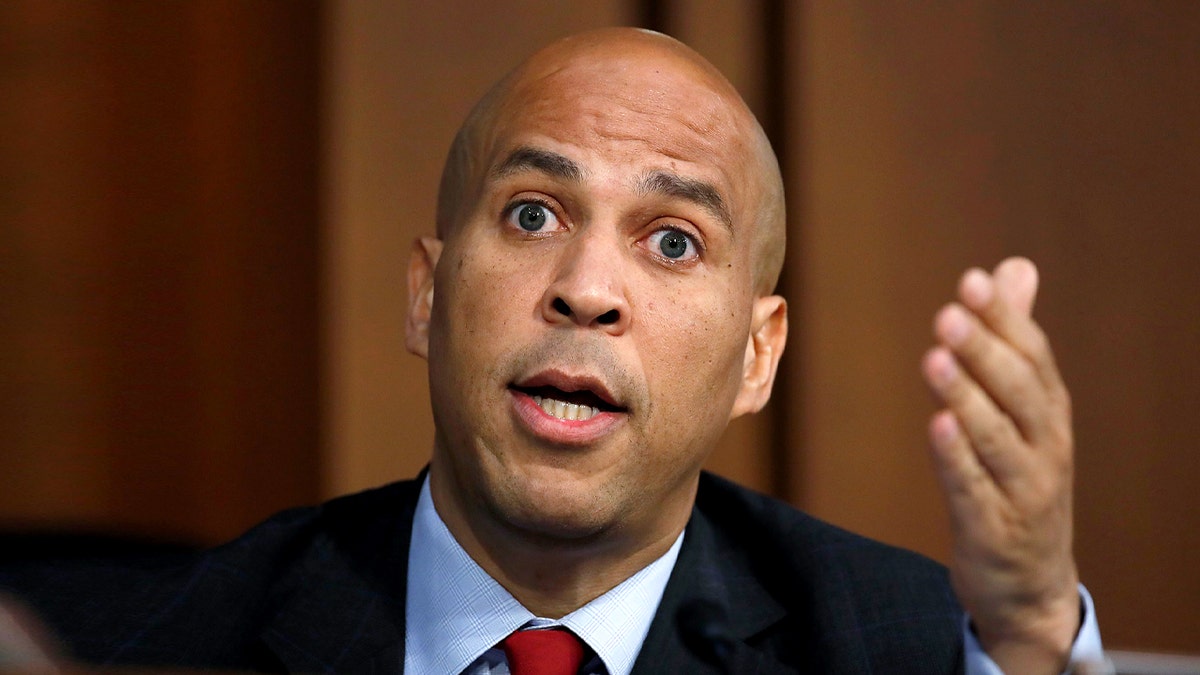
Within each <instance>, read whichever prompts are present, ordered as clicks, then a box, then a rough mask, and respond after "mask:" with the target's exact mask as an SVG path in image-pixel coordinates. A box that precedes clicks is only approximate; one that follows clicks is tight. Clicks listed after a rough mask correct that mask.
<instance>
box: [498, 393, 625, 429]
mask: <svg viewBox="0 0 1200 675" xmlns="http://www.w3.org/2000/svg"><path fill="white" fill-rule="evenodd" d="M512 389H513V390H514V391H519V392H521V393H523V394H525V395H527V396H529V397H530V398H531V399H533V402H534V403H535V404H537V406H538V407H540V408H541V409H542V410H543V411H544V412H545V413H546V414H547V415H550V416H551V417H556V418H558V419H560V420H567V421H576V422H582V421H584V420H589V419H591V418H593V417H595V416H596V415H599V414H600V413H602V412H624V411H625V409H624V408H622V407H620V406H617V405H613V404H612V403H610V402H609V401H607V400H605V399H604V398H601V397H600V395H598V394H596V393H595V392H593V391H591V390H589V389H579V390H576V391H564V390H562V389H559V388H558V387H554V386H549V385H543V386H536V387H519V386H516V385H513V386H512Z"/></svg>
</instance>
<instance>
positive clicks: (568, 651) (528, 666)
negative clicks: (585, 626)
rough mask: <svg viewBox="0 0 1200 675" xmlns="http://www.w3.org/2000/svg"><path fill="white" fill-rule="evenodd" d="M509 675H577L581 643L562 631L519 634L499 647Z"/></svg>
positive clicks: (555, 629)
mask: <svg viewBox="0 0 1200 675" xmlns="http://www.w3.org/2000/svg"><path fill="white" fill-rule="evenodd" d="M501 646H502V647H503V648H504V655H505V657H507V658H508V670H509V672H510V673H512V675H577V673H579V667H580V666H581V665H583V642H582V641H581V640H580V639H579V638H577V637H575V634H574V633H572V632H571V631H569V630H565V629H562V628H548V629H544V630H519V631H517V632H515V633H513V634H512V635H509V636H508V637H506V638H504V642H502V643H501Z"/></svg>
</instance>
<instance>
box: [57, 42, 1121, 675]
mask: <svg viewBox="0 0 1200 675" xmlns="http://www.w3.org/2000/svg"><path fill="white" fill-rule="evenodd" d="M436 225H437V227H436V236H431V237H426V238H422V239H420V240H418V241H417V242H416V243H415V245H414V250H413V255H412V260H411V263H410V266H409V274H408V277H409V296H410V304H409V308H408V325H407V346H408V349H409V350H410V351H412V352H413V353H415V354H417V355H419V356H421V357H424V358H427V359H428V362H429V383H430V392H431V396H432V402H433V409H434V418H435V422H436V435H435V439H434V445H433V453H432V458H431V461H430V464H429V468H428V471H427V472H426V473H425V474H424V475H422V476H421V477H419V478H418V479H417V480H415V481H411V482H405V483H399V484H394V485H391V486H387V487H384V488H381V489H379V490H375V491H372V492H368V493H363V494H360V495H354V496H350V497H346V498H342V499H340V500H335V501H333V502H330V503H328V504H326V505H323V506H321V507H318V508H315V509H307V510H299V511H295V512H290V513H287V514H283V515H281V516H277V517H276V518H274V519H272V520H271V521H268V522H267V523H266V524H264V525H262V526H260V527H259V528H256V529H255V530H253V531H251V532H250V533H248V534H247V535H245V536H244V537H242V538H241V539H239V540H237V541H235V542H233V543H231V544H229V545H227V546H225V547H222V548H220V549H216V550H214V551H212V552H208V553H206V554H205V555H204V556H202V557H201V558H200V559H199V560H198V561H190V562H188V563H186V564H182V565H177V566H175V567H171V568H168V569H163V570H155V571H153V572H146V571H138V572H137V573H127V572H126V571H121V572H119V573H118V572H112V573H111V574H110V578H109V579H108V581H107V582H106V586H105V593H107V594H108V597H109V598H110V599H109V600H108V601H107V602H109V603H111V604H109V605H106V607H105V609H106V610H107V611H101V610H100V609H99V608H98V607H97V606H96V605H89V606H90V607H97V609H96V610H95V611H94V612H92V611H89V612H88V614H87V616H84V617H82V618H81V616H80V612H79V610H78V605H77V604H74V605H72V606H70V607H67V606H64V605H63V604H62V603H61V602H60V603H59V604H55V603H47V604H46V606H45V607H43V612H44V613H45V615H46V617H47V619H48V620H49V621H50V623H51V624H52V625H53V626H54V627H55V628H57V629H58V630H59V632H60V633H62V634H64V635H66V636H68V638H69V640H70V641H71V642H72V644H73V646H74V648H75V650H76V653H77V654H79V655H80V656H81V657H82V658H84V659H87V660H91V661H98V662H101V663H154V664H172V665H188V666H203V667H221V668H244V669H245V668H248V669H259V670H271V671H278V670H289V671H294V672H399V671H401V670H403V671H404V672H411V673H448V674H458V673H471V674H484V673H492V674H502V673H509V672H515V673H517V675H523V674H524V673H534V672H538V673H541V672H560V671H543V670H537V668H541V667H548V665H547V664H546V663H538V660H539V659H540V660H547V659H549V660H551V661H554V664H552V665H554V666H555V667H560V666H561V667H562V668H564V670H562V671H561V672H563V673H605V674H607V675H625V674H627V673H630V672H636V673H675V672H687V673H693V672H696V673H704V672H709V673H722V672H724V673H751V672H754V673H787V672H801V671H804V672H847V673H853V672H870V671H878V672H888V673H896V672H901V673H902V672H911V673H931V672H957V671H959V670H961V669H963V667H964V666H965V667H966V668H967V669H968V670H971V671H976V672H988V669H989V668H992V669H994V668H996V667H1000V668H1002V669H1004V670H1005V671H1006V672H1020V673H1057V672H1061V671H1063V669H1064V668H1066V667H1067V666H1068V664H1069V663H1070V662H1071V661H1072V660H1073V659H1074V660H1078V659H1080V658H1082V657H1083V656H1086V655H1087V654H1092V655H1095V654H1096V653H1097V651H1098V647H1099V643H1098V633H1097V632H1096V629H1095V626H1094V620H1093V619H1092V611H1091V608H1090V605H1089V604H1088V603H1089V602H1090V601H1088V600H1087V599H1086V594H1084V596H1083V597H1082V598H1081V595H1080V589H1079V587H1078V579H1077V572H1076V567H1075V562H1074V558H1073V555H1072V552H1071V474H1072V440H1071V428H1070V410H1069V402H1068V397H1067V393H1066V390H1065V388H1064V387H1063V385H1062V382H1061V380H1060V379H1059V376H1058V373H1057V370H1056V369H1055V366H1054V363H1053V359H1052V357H1051V354H1050V350H1049V347H1048V346H1047V342H1046V340H1045V337H1044V336H1043V334H1042V333H1041V331H1040V330H1039V328H1038V326H1037V324H1036V323H1034V322H1033V321H1032V319H1031V318H1030V310H1031V307H1032V303H1033V298H1034V295H1035V293H1036V286H1037V276H1036V270H1035V269H1034V268H1033V266H1032V265H1031V264H1030V263H1029V262H1027V261H1024V260H1010V261H1006V262H1005V263H1002V264H1001V265H1000V266H999V267H998V268H997V269H996V270H995V272H994V273H992V274H988V273H985V272H983V271H980V270H973V271H971V272H968V273H967V274H966V275H965V276H964V277H963V280H962V283H961V286H960V288H959V293H958V295H959V301H958V302H956V303H952V304H950V305H948V306H947V307H946V308H944V309H943V310H942V312H941V313H940V314H939V315H938V317H937V318H936V321H935V325H936V335H937V338H938V345H937V346H935V347H934V348H933V349H932V350H931V351H930V352H929V354H928V355H927V357H926V359H925V361H924V364H923V371H924V375H925V377H926V379H927V380H928V382H929V384H930V386H931V387H932V389H933V390H934V391H935V392H936V394H937V395H938V396H939V397H940V398H941V399H942V400H943V401H944V402H945V409H944V410H943V411H941V412H939V413H938V414H937V415H936V416H935V417H934V419H933V420H932V422H931V425H930V433H931V438H932V446H933V454H934V457H935V459H936V466H937V467H938V470H939V473H940V477H941V480H942V484H943V486H944V490H945V493H946V496H947V502H948V504H949V508H950V512H951V516H952V522H953V526H954V541H955V549H954V559H953V565H952V568H951V570H950V575H949V576H947V574H946V572H945V570H943V569H942V568H941V567H940V566H938V565H937V564H935V563H932V562H930V561H928V560H926V559H924V558H921V557H920V556H917V555H915V554H912V553H908V552H904V551H900V550H897V549H893V548H890V547H887V546H884V545H882V544H878V543H875V542H871V541H868V540H866V539H863V538H860V537H857V536H855V535H852V534H849V533H846V532H844V531H841V530H838V529H836V528H834V527H831V526H829V525H826V524H823V523H820V522H818V521H816V520H814V519H812V518H810V517H808V516H805V515H804V514H802V513H800V512H797V511H795V510H793V509H791V508H790V507H787V506H786V505H783V504H781V503H778V502H774V501H772V500H769V499H767V498H765V497H762V496H759V495H755V494H753V493H750V492H748V491H746V490H744V489H742V488H739V487H736V486H734V485H732V484H730V483H727V482H725V481H722V480H720V479H718V478H715V477H712V476H708V475H706V474H704V473H703V472H702V471H701V466H702V464H703V463H704V461H705V459H706V458H707V457H708V455H709V453H710V452H711V450H712V448H713V447H714V445H715V444H716V442H717V439H718V438H719V436H720V435H721V433H722V431H723V430H724V429H725V427H726V425H727V424H728V422H729V420H731V419H733V418H735V417H737V416H739V415H743V414H747V413H753V412H756V411H758V410H760V409H761V408H762V407H763V406H764V405H765V404H766V402H767V400H768V399H769V397H770V394H771V388H772V384H773V382H774V378H775V373H776V369H777V366H778V363H779V358H780V355H781V354H782V352H783V348H784V344H785V341H786V338H787V310H786V303H785V301H784V299H783V298H781V297H780V296H778V295H774V294H773V292H774V286H775V283H776V280H777V278H778V275H779V271H780V266H781V264H782V260H783V251H784V202H783V188H782V182H781V180H780V176H779V170H778V166H777V163H776V160H775V156H774V153H773V152H772V150H771V147H770V144H769V143H768V142H767V140H766V138H765V136H764V134H763V132H762V129H761V128H760V126H759V125H758V123H757V122H756V120H755V119H754V116H753V115H752V114H751V113H750V111H749V110H748V109H747V108H746V106H745V104H744V103H743V102H742V100H741V98H740V97H739V96H738V94H737V93H736V91H734V89H733V88H732V87H731V86H730V84H729V83H728V82H727V81H726V80H725V79H724V78H723V77H722V76H721V75H720V73H718V72H717V71H716V70H715V69H714V68H713V67H712V66H711V65H710V64H708V63H707V62H706V61H705V60H704V59H702V58H701V57H700V56H698V55H697V54H696V53H695V52H693V51H691V50H690V49H688V48H687V47H685V46H684V45H682V44H680V43H679V42H676V41H674V40H672V39H670V38H668V37H665V36H662V35H659V34H655V33H650V32H646V31H640V30H633V29H609V30H601V31H595V32H591V33H586V34H583V35H578V36H575V37H571V38H567V39H565V40H562V41H559V42H556V43H554V44H552V45H550V46H548V47H547V48H545V49H543V50H542V51H540V52H538V53H537V54H535V55H534V56H532V57H531V58H530V59H528V60H527V61H526V62H525V63H523V64H521V65H520V66H519V67H518V68H517V69H516V70H514V71H513V72H512V73H510V74H509V75H508V76H506V77H505V78H504V79H503V80H501V81H500V82H499V83H498V84H497V85H496V86H495V87H493V89H492V90H491V91H489V92H488V93H487V95H486V96H485V97H484V98H483V99H482V100H481V101H480V103H479V104H478V105H477V106H476V107H475V109H474V110H473V111H472V112H471V114H470V115H469V117H468V119H467V120H466V122H465V123H464V124H463V126H462V128H461V130H460V131H459V133H458V135H457V137H456V138H455V140H454V143H453V146H452V148H451V150H450V154H449V157H448V159H447V162H446V167H445V171H444V175H443V180H442V185H441V190H440V194H439V198H438V216H437V224H436ZM57 578H58V581H56V582H53V583H54V584H56V586H54V588H55V590H56V591H59V592H60V593H59V595H60V596H65V597H76V596H75V595H74V591H71V592H70V593H68V592H66V591H65V590H64V589H74V588H75V587H76V586H75V585H73V584H76V582H75V581H69V582H64V581H62V579H63V578H65V577H63V576H59V577H57ZM43 583H44V584H49V583H50V582H44V581H43ZM49 587H50V586H49V585H44V586H42V590H43V591H45V590H46V588H49ZM952 589H953V590H952ZM90 590H93V591H94V585H92V586H90ZM35 595H36V594H35ZM956 598H957V600H956ZM960 606H961V607H963V608H966V610H967V612H968V616H969V617H970V627H967V626H968V624H967V621H966V619H965V618H964V613H963V610H962V609H961V608H960ZM101 616H105V617H112V616H115V617H118V619H117V620H113V619H110V618H105V619H103V620H101V619H99V617H101ZM1085 624H1086V625H1085ZM1081 626H1082V627H1083V628H1084V629H1083V630H1082V631H1081ZM964 645H965V647H964ZM1089 649H1091V650H1092V651H1091V652H1088V650H1089Z"/></svg>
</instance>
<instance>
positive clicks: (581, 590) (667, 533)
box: [431, 476, 691, 619]
mask: <svg viewBox="0 0 1200 675" xmlns="http://www.w3.org/2000/svg"><path fill="white" fill-rule="evenodd" d="M431 491H432V496H433V502H434V507H435V508H436V509H437V512H438V516H439V517H440V518H441V519H442V521H443V522H444V523H445V524H446V527H447V529H449V530H450V533H451V534H452V535H453V536H454V538H455V540H457V541H458V543H459V545H460V546H462V547H463V549H464V550H465V551H466V552H467V554H468V555H470V556H471V558H472V559H473V560H474V561H475V562H476V563H477V564H478V565H479V566H480V567H482V568H483V570H484V571H485V572H487V573H488V574H489V575H490V576H491V577H492V578H493V579H495V580H496V581H497V583H499V584H500V585H501V586H503V587H504V588H505V590H507V591H508V592H509V593H512V595H513V597H514V598H516V599H517V601H518V602H520V603H521V605H522V606H524V607H525V608H526V609H528V610H529V611H530V612H533V613H534V614H535V615H537V616H540V617H543V618H548V619H559V618H562V617H563V616H566V615H567V614H570V613H571V612H573V611H575V610H577V609H579V608H580V607H582V606H584V605H586V604H587V603H589V602H591V601H592V600H594V599H596V598H598V597H599V596H601V595H603V594H604V593H607V592H608V591H610V590H612V589H613V588H614V587H616V586H617V585H619V584H620V583H621V582H623V581H625V580H626V579H628V578H630V577H632V576H633V575H634V574H636V573H637V572H639V571H640V570H642V569H643V568H645V567H646V566H647V565H649V564H650V563H652V562H654V561H655V560H657V559H658V558H660V557H661V556H662V555H664V554H665V553H666V552H667V551H668V550H669V549H670V548H671V546H672V544H674V543H675V540H676V539H677V538H678V537H679V534H680V533H681V532H682V531H683V528H684V526H685V525H686V524H687V520H688V517H690V515H691V507H690V501H689V502H688V508H686V509H677V511H679V512H678V513H668V514H664V513H661V512H660V513H659V514H658V515H659V516H660V517H659V518H656V519H655V526H653V527H648V528H647V527H642V528H638V527H631V526H626V527H622V528H613V530H611V531H601V532H596V533H592V534H589V535H585V536H575V537H568V536H555V535H550V534H545V533H539V532H532V531H529V530H525V529H521V528H519V527H516V526H513V525H511V524H509V523H505V522H503V521H501V520H498V519H496V518H492V517H488V516H487V515H485V514H484V513H481V511H483V510H482V509H481V510H478V511H476V510H472V509H469V508H464V507H465V505H464V504H463V503H462V502H463V500H462V499H461V495H457V494H455V493H454V491H453V490H447V489H446V486H441V485H439V481H437V480H436V476H431ZM664 515H665V516H667V517H666V518H664V517H662V516H664Z"/></svg>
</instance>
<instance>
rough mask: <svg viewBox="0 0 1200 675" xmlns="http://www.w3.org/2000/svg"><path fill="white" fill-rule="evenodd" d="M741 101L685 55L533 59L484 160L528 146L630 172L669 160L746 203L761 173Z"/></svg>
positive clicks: (671, 166)
mask: <svg viewBox="0 0 1200 675" xmlns="http://www.w3.org/2000/svg"><path fill="white" fill-rule="evenodd" d="M741 105H742V104H741V101H740V99H738V98H737V96H736V93H733V92H732V89H731V88H729V86H728V84H727V83H724V81H723V80H717V79H715V78H714V77H713V76H712V75H711V74H709V73H707V72H705V71H704V70H703V69H702V68H700V67H698V66H695V65H694V64H690V63H688V62H686V61H683V60H681V59H673V58H667V57H663V56H661V55H658V56H657V57H654V56H651V57H647V56H646V55H644V54H633V55H630V56H627V57H612V56H605V57H603V58H599V57H592V58H588V57H577V58H573V59H570V60H568V61H566V62H563V63H550V64H541V63H534V64H530V65H529V67H527V68H526V69H525V70H524V71H522V72H521V73H519V74H518V76H517V77H516V79H515V81H514V82H513V83H512V85H511V88H510V89H509V90H508V92H507V93H506V95H505V96H504V97H503V99H502V101H501V102H500V103H499V105H498V106H497V109H496V111H495V117H494V119H493V124H492V125H491V126H492V129H491V132H492V133H491V134H490V136H491V138H490V142H489V143H488V148H487V150H486V155H487V156H486V157H485V161H484V165H485V166H487V167H488V168H489V169H495V168H496V165H497V164H498V163H500V162H503V161H505V158H506V157H507V156H508V155H509V154H510V153H511V152H513V150H514V149H516V148H519V147H522V146H528V145H532V146H536V147H547V148H549V149H552V150H555V151H557V152H561V153H562V154H564V155H566V156H568V157H572V158H573V159H575V160H576V161H578V162H579V163H580V165H581V166H582V167H583V168H584V169H585V170H589V169H593V168H595V167H594V166H593V165H594V164H607V165H609V168H610V169H611V168H616V170H618V171H620V172H621V173H623V174H628V176H627V177H630V178H632V177H633V176H635V175H639V176H640V175H644V174H645V173H646V172H647V171H652V170H661V171H667V172H671V173H674V174H679V175H683V176H688V177H692V178H696V179H697V180H702V181H704V182H706V183H708V184H711V185H713V186H714V187H715V188H716V189H717V190H718V191H719V192H720V193H721V197H722V198H723V199H724V200H725V201H726V202H727V203H728V204H729V205H730V206H731V207H732V208H731V210H732V211H733V212H734V217H735V219H737V218H738V216H739V214H738V211H739V210H740V209H741V208H743V207H744V206H745V205H746V203H747V202H748V201H749V200H750V195H751V192H752V190H751V188H752V186H753V183H754V176H753V167H754V162H753V161H752V145H751V138H750V134H749V132H748V131H747V128H748V127H747V124H746V122H745V119H744V118H745V116H746V115H748V113H747V112H744V111H743V110H742V109H741Z"/></svg>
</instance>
